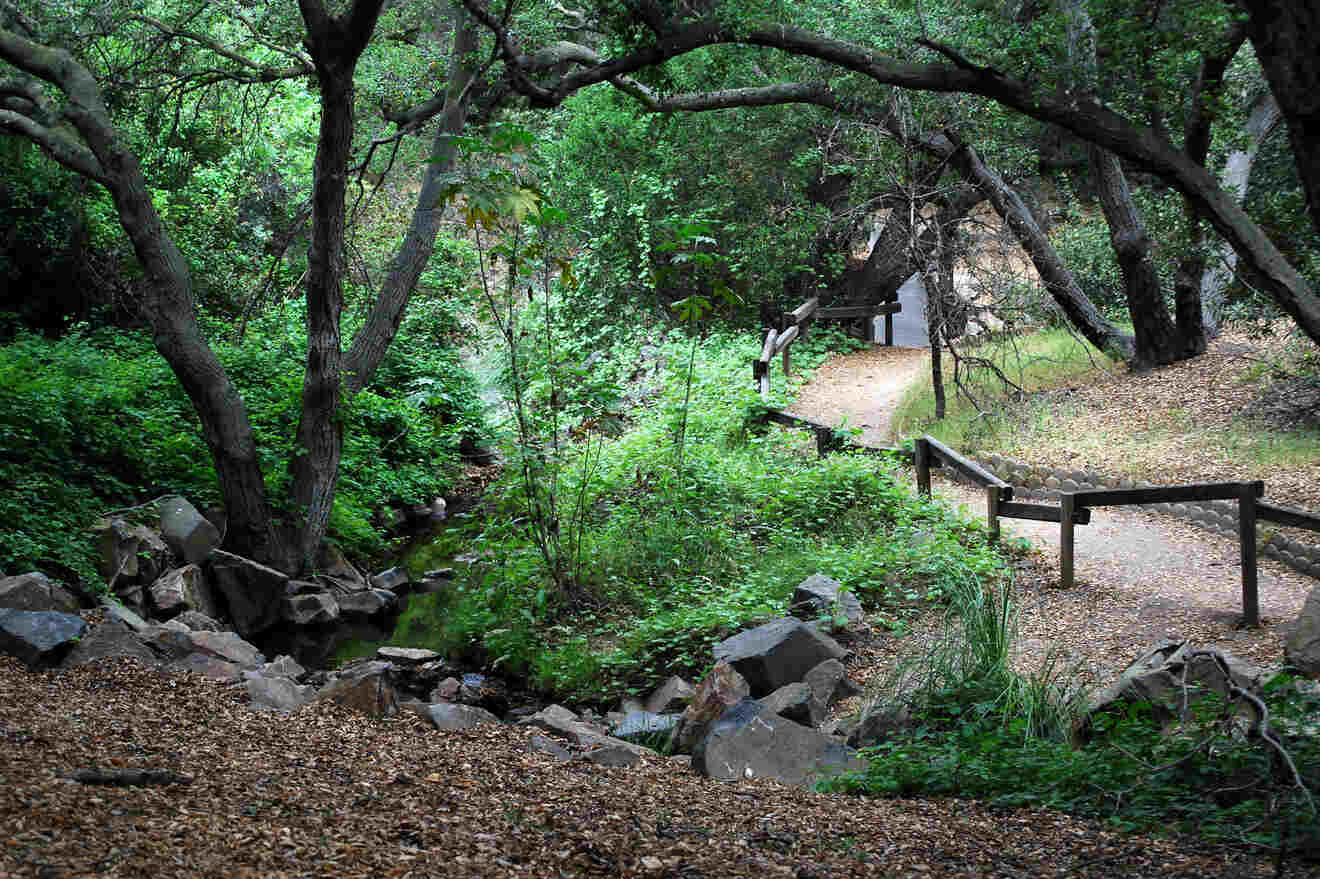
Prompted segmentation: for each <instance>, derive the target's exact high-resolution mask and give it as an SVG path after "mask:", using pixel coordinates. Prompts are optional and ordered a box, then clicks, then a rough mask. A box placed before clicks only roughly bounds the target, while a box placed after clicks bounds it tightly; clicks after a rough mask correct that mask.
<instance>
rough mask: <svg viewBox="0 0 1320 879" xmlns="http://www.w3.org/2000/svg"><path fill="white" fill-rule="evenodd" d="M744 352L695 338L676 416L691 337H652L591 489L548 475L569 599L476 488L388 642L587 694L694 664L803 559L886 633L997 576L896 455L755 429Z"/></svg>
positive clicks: (756, 612) (783, 594) (972, 526)
mask: <svg viewBox="0 0 1320 879" xmlns="http://www.w3.org/2000/svg"><path fill="white" fill-rule="evenodd" d="M831 341H832V342H833V343H834V344H836V345H837V344H838V341H839V340H838V339H833V340H831V338H830V337H829V336H827V335H826V334H823V333H822V334H817V335H816V336H815V338H814V339H813V340H812V342H811V343H810V344H809V345H803V346H802V347H801V348H800V349H797V350H796V351H795V353H796V355H797V359H798V362H799V363H800V364H802V365H803V366H804V367H810V366H811V365H812V362H813V360H814V361H817V362H818V361H819V360H820V359H821V358H822V357H823V355H824V352H825V350H826V346H827V345H828V344H830V343H831ZM751 347H752V346H751V345H750V344H749V342H748V337H747V335H746V334H740V335H728V336H725V335H712V336H710V337H709V338H707V339H705V340H703V341H702V342H701V343H700V344H699V345H698V347H697V352H696V357H695V361H694V363H695V366H694V369H695V372H694V374H693V380H692V383H691V399H690V402H689V405H688V409H687V415H686V419H685V420H684V419H683V412H682V401H683V399H684V397H685V395H686V393H687V388H686V384H687V382H686V369H687V363H688V358H689V357H690V356H691V353H692V351H691V348H690V342H689V340H688V339H687V338H686V337H685V336H684V335H683V334H682V333H674V334H672V335H671V336H669V337H668V338H667V339H666V340H665V341H664V343H663V344H662V345H660V346H659V351H658V356H659V357H660V359H661V361H662V362H664V363H665V364H666V365H665V367H664V368H662V369H659V370H658V371H654V367H651V369H652V370H653V372H652V374H651V375H650V376H649V377H647V378H644V379H641V380H639V381H638V382H637V383H636V384H635V385H634V388H633V393H634V395H637V394H640V395H641V399H640V400H638V401H637V404H636V405H635V406H634V407H633V408H631V409H629V410H627V411H626V413H625V414H624V415H623V416H622V418H623V420H624V422H626V429H624V430H623V431H622V432H621V433H619V435H617V436H601V435H593V438H592V448H593V453H592V466H591V468H590V469H589V471H587V474H588V475H587V476H586V477H585V478H586V480H587V483H588V484H583V483H582V480H583V479H584V476H583V472H584V471H583V469H582V468H580V467H572V466H570V467H567V468H565V469H564V471H562V472H564V473H565V474H568V475H567V476H566V477H565V479H566V484H565V487H564V490H565V492H566V493H567V494H568V495H573V496H575V495H577V494H578V493H579V492H583V493H584V494H585V496H588V497H589V498H590V501H589V503H588V505H587V516H586V529H585V533H584V537H583V541H582V550H581V551H582V553H583V556H584V558H583V565H582V571H583V575H582V582H580V583H578V584H576V586H577V589H576V590H574V593H573V594H572V595H565V594H563V593H560V592H557V591H556V590H555V589H554V588H553V587H552V586H551V584H550V582H549V580H548V579H547V577H546V576H545V574H544V571H543V566H542V565H540V563H539V562H538V556H537V553H536V551H535V549H534V548H533V546H532V544H531V543H530V542H529V540H528V535H527V533H526V530H525V527H524V523H523V522H522V521H520V519H519V518H518V512H517V510H518V506H517V503H516V501H517V487H516V485H514V484H513V483H512V481H511V480H507V479H506V480H505V481H502V482H501V483H499V484H497V485H496V486H493V487H492V489H491V490H490V492H489V494H488V499H487V500H488V509H487V510H486V516H485V519H484V522H485V523H486V524H485V528H484V530H483V532H482V533H481V534H480V535H479V536H478V537H477V539H476V540H475V541H474V543H473V549H474V550H475V551H476V552H477V554H478V556H479V560H478V561H477V562H476V563H475V564H473V565H472V566H471V567H470V568H469V569H468V571H467V576H466V577H464V578H462V579H461V580H460V582H459V583H458V584H457V585H456V587H455V589H454V591H453V596H452V600H451V601H450V602H449V603H448V604H447V605H444V606H443V607H431V608H427V609H425V610H421V609H419V610H418V611H416V612H415V613H416V614H425V615H428V616H430V617H432V619H430V620H429V621H427V622H424V623H423V622H421V621H415V620H411V619H410V617H409V616H408V615H407V614H405V616H404V618H403V619H402V620H401V623H400V627H399V633H400V634H399V635H397V636H396V638H399V639H404V638H409V639H410V638H413V637H414V636H412V635H405V634H402V633H404V632H405V631H407V630H409V629H410V628H411V629H412V630H414V631H416V632H424V633H425V636H424V638H423V640H422V641H421V642H419V641H416V640H409V642H408V643H409V644H410V645H412V646H430V647H433V648H436V649H441V650H445V651H448V652H450V653H464V652H467V653H469V654H470V655H475V656H478V657H480V658H482V659H484V660H486V661H487V662H489V663H490V664H492V665H493V666H495V667H497V668H500V669H504V670H507V671H509V672H514V673H519V674H526V675H527V676H529V677H530V679H531V682H532V683H533V684H534V685H535V686H538V687H540V688H542V689H545V690H548V691H550V692H552V693H554V694H555V695H556V696H558V697H560V698H564V699H573V700H579V701H588V702H604V701H607V700H611V699H615V698H617V697H618V695H620V694H621V693H624V692H641V691H644V690H646V689H647V688H649V687H651V686H653V685H654V684H656V683H658V682H659V681H660V680H661V679H662V678H663V677H665V676H668V675H669V674H674V673H679V674H687V675H692V676H699V675H700V674H701V673H702V672H703V671H704V669H705V667H706V666H707V665H709V663H710V661H711V659H710V649H709V648H710V646H711V645H712V644H713V643H714V642H716V641H718V640H720V639H721V638H724V637H727V636H728V635H730V634H733V633H734V632H736V631H738V630H740V629H742V628H744V627H746V626H747V625H749V624H753V623H757V622H760V621H764V620H768V619H770V618H772V617H774V616H778V615H781V614H783V613H784V612H785V610H786V606H787V602H788V599H789V597H790V594H791V592H792V590H793V587H794V586H795V585H796V584H797V583H798V582H800V581H801V580H803V579H804V578H806V577H808V576H810V575H811V574H813V573H815V572H821V573H824V574H826V575H828V576H831V577H834V578H836V579H838V580H839V581H841V582H842V583H843V584H844V585H845V586H846V587H847V588H849V589H851V590H852V591H853V592H855V593H856V594H857V595H858V596H859V597H860V598H861V599H862V601H863V603H864V604H865V605H866V606H867V607H868V609H869V610H871V611H873V612H875V613H876V614H877V615H878V616H877V619H879V620H880V621H881V622H882V623H888V624H889V625H891V626H894V627H899V628H901V627H903V626H904V624H905V623H904V620H905V617H906V615H907V614H909V613H911V612H914V611H915V610H916V609H918V608H921V607H924V606H926V605H927V604H928V603H929V602H930V601H933V600H940V599H942V598H943V596H944V595H945V593H946V592H947V591H948V590H949V589H952V588H955V586H956V583H957V581H958V580H959V579H960V578H965V577H969V576H976V577H982V578H987V579H995V578H997V577H998V576H999V575H1000V572H1001V571H1002V570H1003V562H1002V560H1001V558H1000V556H999V554H998V552H997V551H996V550H994V549H993V548H991V546H990V545H989V544H988V543H987V541H986V539H985V533H984V530H983V526H982V525H980V524H979V523H969V522H968V521H966V520H964V519H962V518H960V517H959V516H957V515H956V514H954V513H952V512H951V511H950V510H949V509H948V508H947V507H945V506H943V505H940V504H937V503H932V502H931V501H929V500H927V499H924V498H921V497H919V496H917V494H916V492H915V489H914V488H913V487H912V485H911V484H910V483H911V478H910V476H907V475H905V474H904V473H903V472H902V471H901V470H900V468H899V466H898V464H897V463H896V462H894V461H891V460H887V459H883V458H877V457H874V456H867V455H862V454H855V453H843V454H835V455H831V456H829V457H827V458H825V459H817V457H816V452H815V446H814V441H813V440H812V438H811V436H810V434H807V433H804V432H799V431H792V430H784V429H782V428H778V427H765V426H762V425H760V424H758V419H757V415H758V414H759V413H760V412H762V411H764V404H762V403H761V400H760V398H759V396H757V395H756V394H755V392H754V391H753V390H752V389H751V387H750V385H751V381H750V376H751V369H750V361H751V358H752V357H753V356H754V352H752V351H751V350H750V348H751ZM635 351H636V348H632V349H625V348H616V349H612V352H611V354H612V356H613V357H622V358H624V359H625V360H626V361H627V364H626V365H620V364H618V363H610V362H602V363H600V364H599V365H598V369H599V373H600V374H603V375H631V374H634V373H635V372H636V369H635V368H634V366H633V364H634V363H635V361H636V354H635V353H634V352H635ZM771 405H782V402H781V401H776V400H772V401H771ZM598 422H599V419H596V423H598ZM584 423H587V422H584ZM680 430H681V432H682V433H681V435H682V442H683V458H682V465H681V469H680V468H679V467H678V466H676V464H677V461H676V444H677V442H678V438H679V436H680ZM576 448H578V449H579V453H580V450H581V449H582V448H583V445H582V444H579V445H578V446H577V447H576ZM409 613H414V611H412V610H411V609H410V611H409Z"/></svg>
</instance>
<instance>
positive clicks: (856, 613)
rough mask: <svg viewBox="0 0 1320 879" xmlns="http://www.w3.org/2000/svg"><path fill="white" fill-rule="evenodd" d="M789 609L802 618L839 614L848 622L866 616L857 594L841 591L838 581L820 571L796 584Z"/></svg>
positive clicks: (809, 618)
mask: <svg viewBox="0 0 1320 879" xmlns="http://www.w3.org/2000/svg"><path fill="white" fill-rule="evenodd" d="M789 609H790V612H791V613H792V614H793V615H794V616H796V617H800V618H802V619H805V620H813V619H817V618H819V617H834V616H842V617H843V618H844V619H845V620H847V621H848V622H849V623H859V622H861V621H862V620H863V619H865V617H866V614H865V612H864V611H863V610H862V603H861V602H860V601H858V600H857V596H856V595H853V594H852V593H851V592H845V591H843V584H842V583H840V582H839V581H838V580H834V579H831V578H830V577H826V576H825V575H824V574H812V575H811V576H810V577H808V578H807V579H805V580H803V581H802V582H801V583H799V584H798V585H797V588H795V589H794V590H793V598H792V600H791V601H790V602H789Z"/></svg>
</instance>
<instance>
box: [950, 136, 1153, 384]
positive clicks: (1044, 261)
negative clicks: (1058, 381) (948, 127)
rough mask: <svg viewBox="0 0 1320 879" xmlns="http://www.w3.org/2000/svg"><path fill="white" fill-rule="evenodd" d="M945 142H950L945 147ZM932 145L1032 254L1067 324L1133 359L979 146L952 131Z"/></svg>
mask: <svg viewBox="0 0 1320 879" xmlns="http://www.w3.org/2000/svg"><path fill="white" fill-rule="evenodd" d="M940 144H945V145H946V146H943V147H941V146H940ZM932 145H933V146H934V147H935V148H943V149H946V150H947V151H948V152H949V154H950V155H949V162H950V164H952V165H953V167H954V168H955V169H956V170H957V171H958V172H959V173H960V174H962V176H963V179H964V180H966V181H967V182H968V183H971V184H972V185H973V186H976V187H977V188H978V189H979V190H980V191H981V194H982V195H983V196H985V198H986V200H987V201H989V202H990V204H991V205H992V206H993V207H994V209H995V212H996V213H998V214H999V216H1000V218H1001V219H1002V220H1003V221H1004V224H1005V225H1006V226H1008V229H1009V231H1010V232H1012V233H1013V235H1014V237H1016V238H1017V240H1018V242H1019V243H1020V244H1021V245H1022V248H1023V250H1025V251H1026V252H1027V256H1029V257H1030V258H1031V264H1032V265H1033V266H1035V267H1036V273H1037V274H1039V275H1040V279H1041V281H1042V282H1043V283H1044V284H1045V289H1046V291H1048V292H1049V294H1050V296H1051V297H1053V299H1054V301H1055V303H1057V304H1058V306H1059V308H1060V309H1062V310H1063V314H1064V316H1065V317H1066V318H1067V319H1068V322H1069V323H1071V324H1072V325H1073V326H1074V327H1076V328H1077V331H1078V332H1080V333H1081V334H1082V335H1083V336H1084V337H1085V338H1086V340H1087V341H1088V342H1090V343H1091V344H1092V345H1094V346H1095V347H1096V348H1097V349H1099V350H1100V351H1103V352H1104V353H1106V354H1108V355H1109V356H1111V357H1113V358H1114V359H1115V360H1124V361H1127V360H1131V359H1132V357H1133V355H1134V353H1135V346H1134V344H1133V341H1132V337H1131V336H1128V335H1126V334H1124V333H1121V332H1119V329H1118V327H1116V326H1114V325H1113V324H1112V323H1110V322H1109V321H1107V320H1105V318H1104V315H1102V314H1100V311H1099V309H1097V308H1096V307H1095V304H1094V303H1092V302H1091V300H1090V299H1089V298H1087V296H1086V294H1085V293H1083V292H1082V288H1081V287H1080V286H1078V284H1077V279H1076V278H1075V277H1073V273H1072V272H1071V271H1069V270H1068V267H1067V266H1066V265H1064V263H1063V260H1062V259H1060V257H1059V254H1058V252H1056V251H1055V249H1054V245H1053V244H1051V243H1050V239H1049V237H1048V236H1046V234H1045V233H1044V231H1042V230H1041V228H1040V225H1039V224H1038V223H1037V222H1036V218H1035V217H1033V216H1032V215H1031V211H1029V210H1028V209H1027V206H1026V205H1025V204H1024V203H1023V201H1022V198H1021V197H1020V196H1019V195H1018V194H1017V192H1016V191H1014V189H1013V188H1012V187H1011V186H1009V185H1008V184H1007V183H1005V182H1004V181H1003V179H1002V178H1001V177H1000V176H999V175H998V174H996V173H995V172H994V171H992V170H991V169H990V167H989V166H987V165H986V164H985V163H984V162H983V161H981V157H980V156H979V155H977V153H976V150H974V149H972V148H971V147H970V146H968V145H967V144H958V143H957V141H956V140H954V137H953V136H952V135H950V134H948V133H946V134H945V135H944V136H943V137H941V138H938V139H937V140H936V141H934V142H933V144H932Z"/></svg>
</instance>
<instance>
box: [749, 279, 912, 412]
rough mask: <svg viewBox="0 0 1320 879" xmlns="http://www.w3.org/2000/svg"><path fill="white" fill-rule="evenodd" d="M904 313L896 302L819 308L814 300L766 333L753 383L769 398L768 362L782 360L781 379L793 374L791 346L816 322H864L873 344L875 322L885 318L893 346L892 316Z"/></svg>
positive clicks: (887, 341)
mask: <svg viewBox="0 0 1320 879" xmlns="http://www.w3.org/2000/svg"><path fill="white" fill-rule="evenodd" d="M902 310H903V306H902V305H900V304H899V303H897V302H882V303H879V304H878V305H850V306H845V307H840V308H821V307H820V297H819V296H813V297H811V298H810V299H808V300H807V301H806V302H804V303H802V304H801V305H799V306H798V307H797V308H795V309H793V310H792V311H786V312H784V315H783V324H784V325H783V326H781V327H780V328H779V329H777V330H776V329H773V328H772V329H769V330H766V334H765V338H764V339H763V340H762V342H761V353H760V355H759V356H758V357H757V358H756V360H755V362H753V363H752V381H754V382H755V383H756V389H757V390H758V391H760V393H761V399H763V400H764V399H767V398H768V397H769V396H770V361H771V360H773V359H774V357H775V355H777V354H782V355H783V357H784V375H785V376H789V375H792V374H793V359H792V354H791V353H790V351H791V346H792V344H793V343H794V342H796V341H800V340H801V339H804V338H806V335H807V327H809V326H810V325H811V322H812V321H815V320H855V319H857V318H867V319H868V320H867V325H866V326H867V330H866V341H868V342H871V343H873V344H875V343H876V340H875V338H874V337H875V333H874V320H873V319H874V318H877V317H880V316H882V315H883V316H884V319H885V341H884V344H885V345H890V346H892V345H893V344H894V315H895V314H898V313H899V312H900V311H902Z"/></svg>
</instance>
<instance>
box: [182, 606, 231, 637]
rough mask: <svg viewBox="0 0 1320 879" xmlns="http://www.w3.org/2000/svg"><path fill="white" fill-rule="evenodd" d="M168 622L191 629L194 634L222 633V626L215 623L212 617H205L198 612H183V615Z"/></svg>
mask: <svg viewBox="0 0 1320 879" xmlns="http://www.w3.org/2000/svg"><path fill="white" fill-rule="evenodd" d="M170 622H172V623H179V624H180V625H183V626H187V627H188V628H189V629H192V630H193V631H194V632H222V631H224V626H222V625H220V623H219V622H217V621H216V620H215V618H214V617H210V616H207V615H206V614H204V613H202V612H201V611H200V610H185V611H184V612H183V613H181V614H179V615H178V616H177V617H175V618H174V619H172V620H170Z"/></svg>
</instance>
